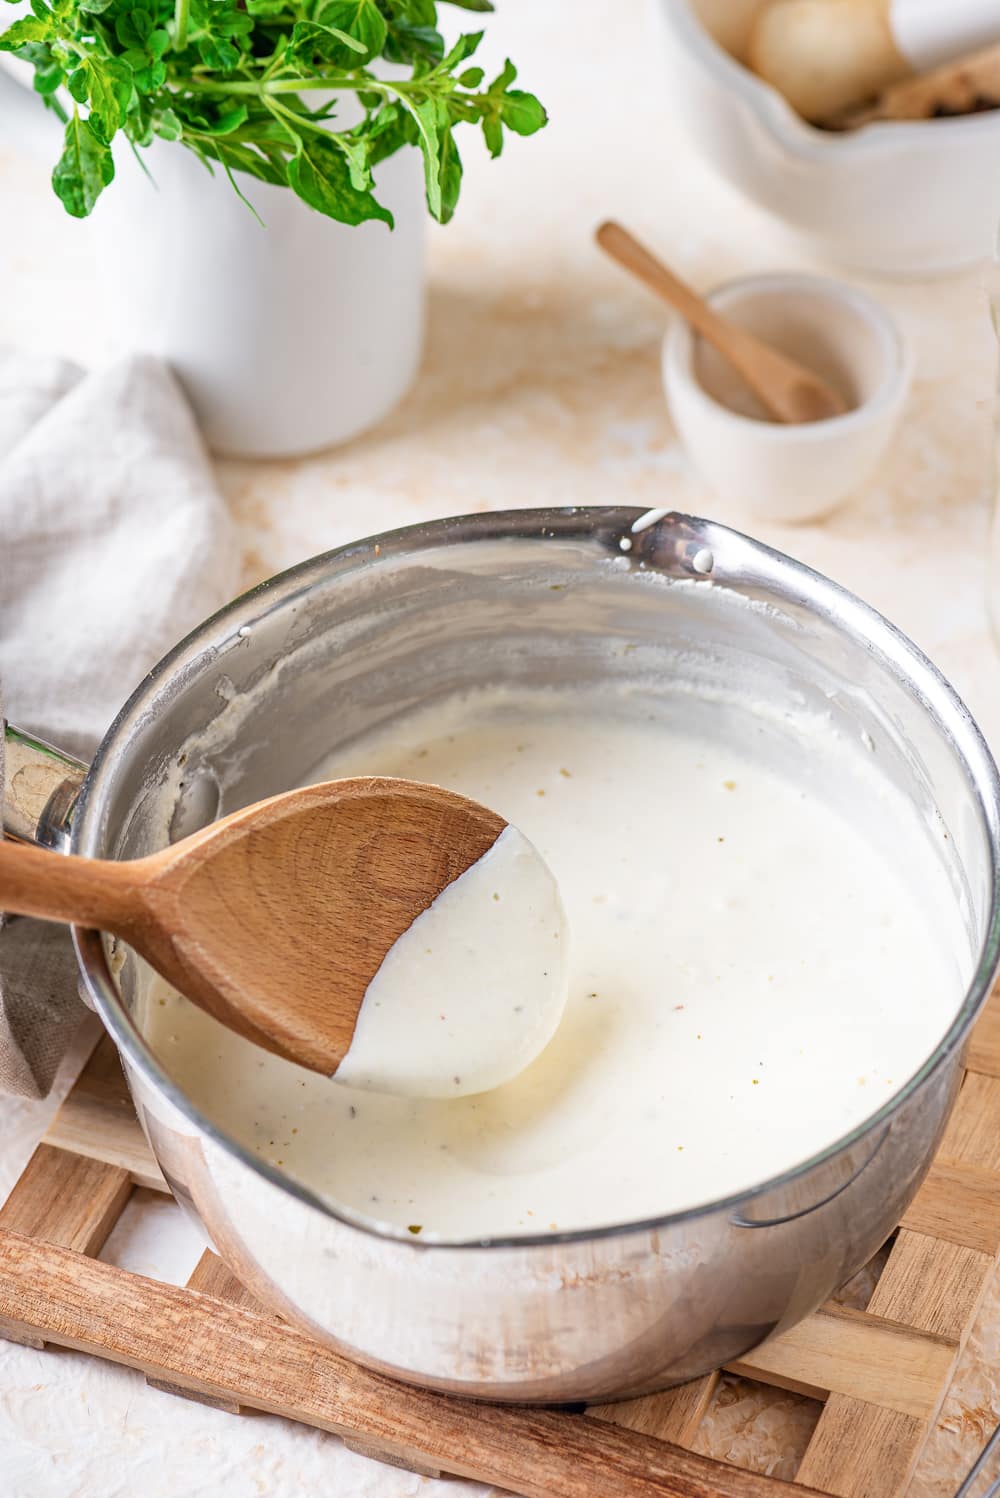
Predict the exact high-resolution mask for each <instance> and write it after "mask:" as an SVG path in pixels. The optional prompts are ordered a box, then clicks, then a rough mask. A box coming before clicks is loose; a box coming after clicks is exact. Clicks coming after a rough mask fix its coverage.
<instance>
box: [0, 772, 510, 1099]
mask: <svg viewBox="0 0 1000 1498" xmlns="http://www.w3.org/2000/svg"><path fill="white" fill-rule="evenodd" d="M506 826H507V823H506V822H505V821H504V819H503V818H502V817H500V816H498V815H497V814H496V813H495V812H492V811H489V810H488V809H487V808H486V807H484V806H480V805H479V804H478V803H476V802H475V801H470V800H468V799H467V798H466V797H464V796H459V795H457V794H455V793H454V792H453V791H447V790H443V789H441V788H440V787H438V786H431V785H419V784H417V783H416V782H414V781H409V780H391V779H386V778H379V777H366V778H360V779H353V780H334V781H328V782H326V783H325V784H322V785H313V786H308V787H306V788H305V789H302V790H296V791H289V792H287V793H286V794H284V795H281V796H274V797H272V798H271V799H270V800H267V801H261V802H258V803H257V804H256V805H254V806H248V807H246V808H245V809H244V810H243V811H238V812H234V813H233V814H232V815H231V816H228V817H224V818H223V819H222V820H221V821H218V822H215V823H213V824H212V825H211V826H210V827H206V828H204V829H203V830H202V831H200V832H196V833H194V834H193V835H192V836H191V837H187V838H185V839H183V841H181V842H178V843H175V844H174V845H173V846H172V847H170V848H164V849H163V850H162V852H159V853H154V854H151V855H149V856H148V857H146V858H138V859H134V860H130V861H123V862H113V861H110V860H100V859H86V858H77V857H66V856H64V855H62V854H59V853H52V852H46V851H44V850H42V849H40V848H34V847H28V846H26V845H22V844H19V843H14V842H11V841H3V840H0V909H4V910H7V911H10V912H11V913H16V914H20V915H32V916H41V917H43V918H45V919H48V920H56V921H66V922H70V923H72V924H74V925H81V926H89V927H96V928H98V929H100V930H103V931H108V932H111V933H112V934H114V935H116V936H120V937H122V938H123V940H125V941H126V942H127V943H128V944H129V946H131V947H132V948H134V950H135V951H136V952H138V953H139V954H140V956H142V957H144V958H145V959H146V961H147V962H148V963H149V964H150V966H151V967H153V968H155V970H156V971H157V972H158V973H160V974H161V976H162V977H164V978H165V979H166V980H167V981H168V982H169V983H171V984H172V985H173V986H174V987H175V988H177V989H179V990H180V992H181V993H183V994H184V995H185V996H186V997H187V998H189V999H191V1000H192V1001H193V1002H194V1003H196V1004H198V1005H200V1006H201V1008H203V1009H205V1010H207V1011H208V1013H209V1014H212V1015H214V1016H215V1018H216V1019H219V1020H221V1021H222V1022H223V1024H225V1025H228V1026H229V1028H230V1029H232V1030H236V1031H237V1032H238V1033H239V1034H241V1035H244V1036H246V1038H247V1039H248V1040H252V1041H255V1042H256V1043H257V1044H258V1045H261V1046H264V1047H266V1048H267V1049H268V1050H270V1051H274V1052H275V1053H276V1054H277V1055H279V1056H284V1057H287V1058H288V1059H289V1060H292V1061H296V1062H298V1063H299V1064H300V1065H302V1066H307V1067H309V1068H310V1069H311V1070H313V1071H319V1072H322V1073H324V1074H325V1075H327V1076H330V1075H332V1074H333V1072H334V1071H335V1070H336V1068H337V1066H338V1065H339V1063H340V1061H341V1060H342V1059H343V1057H344V1056H345V1055H346V1054H347V1051H348V1049H349V1048H350V1044H351V1040H352V1037H353V1035H354V1029H355V1023H356V1020H357V1017H358V1012H359V1009H360V1007H361V1004H362V1001H363V999H364V996H365V992H366V990H367V988H368V985H369V984H370V983H371V981H372V979H373V978H374V976H375V974H376V973H377V972H378V969H379V967H380V966H381V963H382V960H383V958H384V957H385V955H386V953H387V952H388V950H389V949H390V948H391V947H392V946H393V944H394V943H395V942H396V941H397V940H398V938H399V937H400V936H402V934H403V933H404V932H405V931H406V930H407V929H408V928H409V927H410V926H411V925H412V924H413V922H414V921H415V920H416V919H417V917H418V916H420V915H421V914H422V913H423V912H424V911H425V910H426V909H427V907H428V906H430V905H431V904H433V902H434V901H435V900H436V899H437V897H438V896H439V895H440V894H441V893H442V891H443V890H444V889H445V888H446V887H447V886H448V885H450V884H451V883H452V882H453V881H454V880H455V879H457V878H459V876H460V875H462V874H464V873H465V872H466V870H468V869H469V868H471V867H472V865H473V864H475V863H476V862H478V860H479V859H480V858H482V857H483V855H484V854H485V853H487V852H488V851H489V849H490V848H491V847H492V846H493V844H494V843H495V842H496V840H497V838H498V837H499V836H500V834H501V833H502V832H503V831H504V829H505V828H506Z"/></svg>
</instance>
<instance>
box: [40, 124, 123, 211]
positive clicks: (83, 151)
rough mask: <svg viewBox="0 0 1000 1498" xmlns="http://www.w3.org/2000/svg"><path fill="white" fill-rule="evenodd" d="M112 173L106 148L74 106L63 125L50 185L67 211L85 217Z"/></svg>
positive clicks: (112, 168)
mask: <svg viewBox="0 0 1000 1498" xmlns="http://www.w3.org/2000/svg"><path fill="white" fill-rule="evenodd" d="M114 175H115V163H114V159H113V157H112V155H111V152H110V150H109V149H108V147H107V146H106V145H105V144H104V142H103V141H101V140H98V138H97V136H96V135H95V134H94V132H93V130H92V129H91V126H90V121H89V120H81V119H80V116H79V115H78V114H77V112H76V110H74V111H73V118H72V119H71V120H70V122H69V124H68V125H67V126H66V141H65V145H64V147H63V153H62V155H61V156H60V158H59V160H58V161H57V162H56V165H55V170H54V171H53V173H52V186H53V187H54V188H55V191H56V194H57V196H58V197H59V198H60V199H61V200H62V203H63V206H64V207H65V209H66V211H67V213H71V214H72V215H73V217H74V218H86V217H87V214H88V213H90V212H91V211H92V209H93V207H94V204H95V203H96V202H97V199H98V198H99V197H100V195H101V193H102V192H103V191H104V189H105V188H106V187H107V185H108V183H109V182H110V181H111V180H112V178H113V177H114Z"/></svg>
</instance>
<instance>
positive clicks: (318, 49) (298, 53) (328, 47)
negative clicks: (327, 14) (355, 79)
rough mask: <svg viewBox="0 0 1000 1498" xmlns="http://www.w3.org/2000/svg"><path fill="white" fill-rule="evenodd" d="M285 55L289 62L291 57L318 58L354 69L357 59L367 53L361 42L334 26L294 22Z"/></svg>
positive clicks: (312, 22) (315, 22)
mask: <svg viewBox="0 0 1000 1498" xmlns="http://www.w3.org/2000/svg"><path fill="white" fill-rule="evenodd" d="M287 55H288V58H289V60H291V59H292V58H293V57H303V58H310V59H313V58H320V59H322V60H323V61H324V62H332V63H336V64H338V65H339V66H344V65H346V66H348V67H356V66H357V64H358V61H359V58H360V57H363V56H367V51H366V48H365V46H364V43H363V42H359V41H357V40H356V38H355V37H353V36H349V35H348V34H347V32H346V31H341V30H340V29H339V28H338V27H336V26H327V25H325V24H324V23H322V22H320V21H296V23H295V25H294V26H293V27H292V40H291V43H290V45H289V48H288V54H287Z"/></svg>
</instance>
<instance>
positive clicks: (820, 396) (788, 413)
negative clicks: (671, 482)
mask: <svg viewBox="0 0 1000 1498" xmlns="http://www.w3.org/2000/svg"><path fill="white" fill-rule="evenodd" d="M595 237H596V239H597V243H598V244H599V245H600V247H601V249H602V250H604V251H605V253H606V254H608V255H610V256H611V258H612V260H617V261H618V264H619V265H622V266H624V268H625V269H626V270H627V271H631V272H632V274H633V275H634V276H638V278H639V280H640V281H644V282H645V283H646V285H647V286H648V287H649V289H650V290H651V291H654V292H655V293H656V295H657V296H659V297H662V299H663V300H664V301H665V302H668V303H669V304H670V306H671V307H673V308H675V309H676V310H677V311H678V312H679V313H680V314H681V316H682V317H684V318H686V319H687V321H688V322H689V323H690V324H691V326H692V327H693V328H694V329H695V330H696V331H697V332H699V333H700V334H701V336H702V337H703V338H705V339H706V340H707V341H708V342H709V343H710V344H711V345H712V347H713V348H715V349H717V350H718V352H719V353H720V354H721V355H722V357H723V358H724V359H728V361H729V363H730V364H731V365H732V366H733V368H734V369H735V370H736V371H737V372H738V373H739V374H740V375H742V377H743V379H744V380H745V381H746V383H747V384H748V385H749V386H750V389H751V390H752V391H753V393H754V394H755V395H756V396H757V398H758V399H759V400H760V401H761V402H762V403H763V404H764V406H766V408H767V410H768V411H769V413H770V414H771V415H772V416H773V417H774V418H775V419H776V420H777V421H784V422H788V423H789V424H796V423H799V422H806V421H825V420H827V419H828V418H829V417H831V416H843V415H844V413H845V411H846V410H847V402H846V401H845V400H844V398H843V396H842V395H841V394H840V391H839V390H835V389H834V388H833V386H832V385H830V384H828V382H827V381H826V380H823V379H821V378H820V376H819V375H817V374H813V372H812V370H810V369H806V368H805V366H804V365H802V364H799V363H798V362H797V361H796V360H795V359H790V358H789V357H788V355H787V354H781V353H779V352H778V350H777V349H774V348H771V346H770V345H769V344H767V343H762V342H761V340H760V339H759V338H755V337H754V335H753V334H752V333H748V332H746V330H745V329H743V328H738V327H737V326H736V324H735V323H731V322H729V321H727V319H726V318H724V317H720V316H719V314H718V313H717V312H715V311H713V309H712V308H711V307H710V306H709V305H708V303H707V302H706V301H704V300H703V298H702V297H700V296H698V294H697V293H696V292H694V291H692V290H691V287H690V286H687V285H685V283H684V282H683V281H681V280H678V278H677V277H676V276H675V275H674V273H673V271H670V270H668V269H667V267H666V266H665V265H664V264H663V262H662V261H661V260H657V258H656V256H655V255H652V254H651V253H650V252H649V250H647V249H646V248H645V246H644V245H641V244H640V243H639V241H638V240H637V239H636V238H635V236H634V235H632V234H630V233H629V232H628V230H627V229H623V228H622V226H621V224H615V223H606V224H602V225H601V226H600V228H599V229H598V230H597V233H596V235H595Z"/></svg>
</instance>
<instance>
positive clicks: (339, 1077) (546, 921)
mask: <svg viewBox="0 0 1000 1498" xmlns="http://www.w3.org/2000/svg"><path fill="white" fill-rule="evenodd" d="M568 983H569V935H568V932H567V928H566V916H565V913H564V912H563V908H562V901H561V899H560V898H559V888H558V886H557V884H556V882H555V879H554V878H553V877H552V874H551V873H550V871H549V869H548V867H547V866H546V864H545V862H544V860H543V859H541V858H540V857H539V856H538V853H537V852H536V851H535V849H534V848H533V847H532V845H531V844H530V843H529V842H528V839H527V838H526V837H525V836H524V834H523V833H522V832H519V831H518V829H517V828H516V827H510V826H508V827H506V828H504V830H503V832H502V833H501V834H500V836H499V837H498V838H497V840H496V842H495V843H494V844H493V846H492V848H490V849H489V851H488V852H487V853H485V854H484V855H483V857H482V858H480V859H479V860H478V861H477V862H476V863H474V864H473V865H472V867H471V868H469V869H466V871H465V873H464V874H462V875H461V876H460V877H459V878H458V879H456V880H454V881H453V883H451V884H449V885H448V887H447V888H446V889H445V890H443V891H442V893H441V894H440V895H439V896H438V898H437V899H436V900H435V901H434V904H433V905H431V906H429V907H428V909H427V910H425V911H424V912H423V914H422V915H420V916H418V917H417V919H416V920H415V921H414V922H413V925H412V926H410V927H409V929H408V930H406V931H404V932H403V934H402V936H401V937H400V938H399V940H398V941H397V942H395V943H394V945H393V946H392V947H391V948H390V950H389V951H388V952H387V953H386V955H385V957H384V958H383V960H382V966H381V967H380V968H379V970H378V972H377V973H376V974H375V977H374V978H373V979H372V981H371V983H370V984H369V985H368V990H367V992H366V994H365V997H364V1001H363V1003H362V1005H361V1009H360V1010H359V1012H358V1018H357V1023H356V1024H355V1028H354V1039H353V1040H352V1041H351V1048H350V1050H349V1051H348V1053H347V1055H346V1056H345V1057H344V1059H343V1061H342V1062H341V1063H340V1065H339V1066H338V1068H337V1070H336V1072H335V1073H334V1076H335V1079H336V1081H337V1082H339V1083H342V1084H345V1085H347V1086H348V1087H351V1086H353V1087H361V1088H364V1089H365V1090H371V1091H375V1092H391V1093H395V1094H398V1095H399V1096H401V1097H464V1096H466V1095H468V1094H469V1093H474V1092H486V1091H487V1090H489V1089H490V1088H493V1087H499V1086H500V1085H501V1084H502V1083H503V1082H509V1081H510V1079H511V1077H516V1076H517V1075H518V1073H519V1072H522V1071H524V1068H525V1067H526V1066H528V1065H529V1063H530V1062H532V1061H534V1059H535V1057H536V1056H537V1055H538V1054H539V1052H541V1051H542V1050H544V1048H545V1046H546V1045H548V1043H549V1041H550V1040H551V1039H552V1036H553V1035H554V1034H555V1030H556V1026H557V1025H558V1024H559V1021H560V1019H561V1018H562V1012H563V1009H564V1008H565V1006H566V994H567V988H568Z"/></svg>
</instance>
